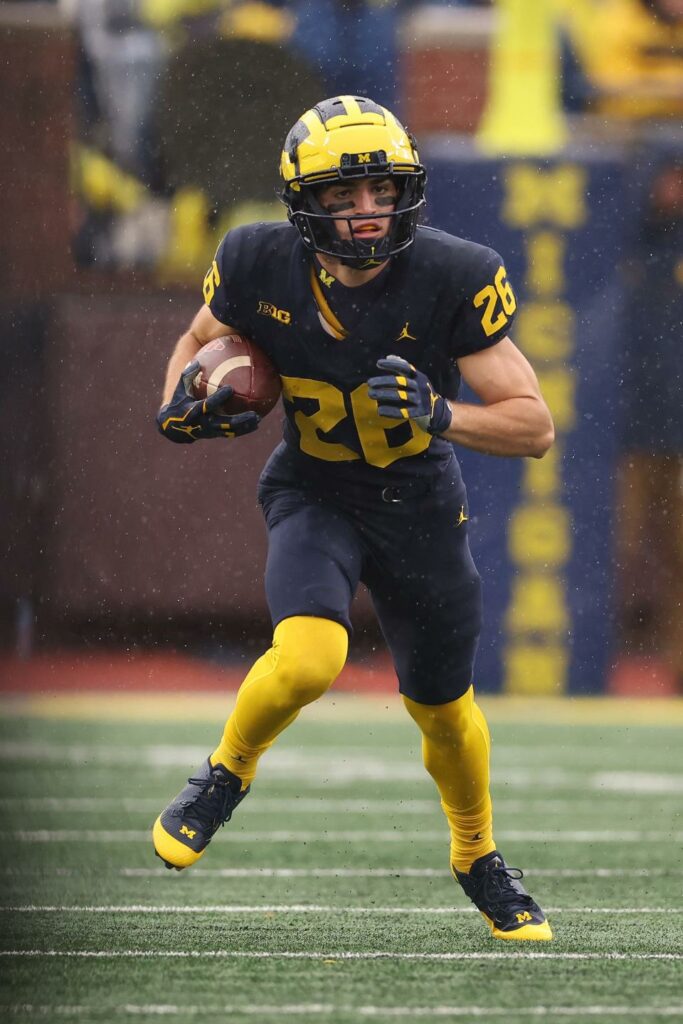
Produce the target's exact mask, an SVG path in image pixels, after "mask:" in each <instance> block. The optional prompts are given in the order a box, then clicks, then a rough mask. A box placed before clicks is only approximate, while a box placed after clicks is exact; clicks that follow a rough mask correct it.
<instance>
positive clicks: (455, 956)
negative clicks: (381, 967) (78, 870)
mask: <svg viewBox="0 0 683 1024" xmlns="http://www.w3.org/2000/svg"><path fill="white" fill-rule="evenodd" d="M0 957H7V958H9V957H20V958H31V959H38V958H43V957H47V958H51V957H58V958H61V957H64V958H66V959H72V958H73V959H93V960H117V959H127V958H131V959H154V958H156V957H158V958H160V959H182V960H209V959H214V960H327V961H335V960H340V961H342V960H426V961H437V962H438V961H442V960H443V961H453V960H456V961H457V960H626V961H632V960H643V961H649V960H653V961H654V960H667V961H680V960H683V953H621V952H609V953H607V952H605V953H540V952H530V951H524V952H523V951H521V950H505V951H501V952H499V953H399V952H393V951H391V950H368V951H367V952H364V953H361V952H356V951H353V952H350V951H348V950H332V951H329V952H322V951H313V950H310V951H303V950H302V951H298V950H297V951H296V952H293V951H292V952H290V951H284V950H283V951H281V952H274V951H266V950H233V949H174V950H170V949H3V950H0Z"/></svg>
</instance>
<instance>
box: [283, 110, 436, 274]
mask: <svg viewBox="0 0 683 1024" xmlns="http://www.w3.org/2000/svg"><path fill="white" fill-rule="evenodd" d="M280 174H281V176H282V180H283V182H284V189H283V190H282V192H281V195H280V198H281V199H282V201H283V203H284V204H285V205H286V207H287V212H288V216H289V219H290V221H291V222H292V224H294V225H295V226H296V227H297V228H298V230H299V233H300V235H301V238H302V239H303V243H304V245H305V246H306V248H307V249H309V250H310V251H311V252H320V253H324V254H325V255H327V256H332V257H334V258H335V259H339V260H341V261H342V262H343V263H346V264H348V265H350V266H355V267H360V268H362V267H364V266H374V265H376V264H377V263H378V262H381V261H383V260H385V259H388V258H389V257H390V256H396V255H397V253H399V252H402V251H403V250H404V249H407V247H408V246H409V245H410V244H411V243H412V241H413V239H414V237H415V228H416V226H417V218H418V213H419V211H420V207H422V206H423V205H424V201H425V199H424V188H425V182H426V178H427V175H426V172H425V169H424V167H423V166H422V164H421V163H420V161H419V157H418V153H417V149H416V144H415V139H414V138H413V137H412V136H411V135H409V134H408V133H407V132H406V130H405V128H403V126H402V125H401V124H400V123H399V122H398V121H397V120H396V118H395V117H394V115H393V114H392V113H391V112H390V111H389V110H387V109H386V108H385V107H381V106H380V105H379V104H378V103H374V102H373V101H372V100H369V99H366V98H365V97H362V96H335V97H333V98H332V99H327V100H323V101H322V102H321V103H318V104H317V105H316V106H315V107H312V108H311V109H310V110H307V111H306V113H305V114H302V116H301V117H300V118H299V120H298V121H297V122H296V124H295V125H294V126H293V127H292V129H291V130H290V132H289V134H288V135H287V138H286V139H285V145H284V149H283V151H282V157H281V160H280ZM387 177H390V178H391V179H392V181H393V182H394V184H395V185H396V188H397V199H396V203H395V205H394V208H393V210H391V212H387V213H383V212H377V213H373V220H380V219H382V220H384V219H387V218H390V219H391V226H390V229H389V231H388V233H387V234H386V235H385V237H384V238H382V239H379V240H378V241H376V242H369V241H367V240H364V239H362V238H360V237H358V236H357V235H354V233H353V222H354V220H363V219H365V220H367V214H360V215H359V214H353V213H350V214H347V215H344V214H340V213H337V214H333V213H329V212H328V211H327V210H326V209H325V208H324V207H323V206H322V204H321V203H320V201H319V198H318V193H319V191H320V186H324V185H329V184H330V183H333V182H336V181H339V180H344V181H346V180H347V179H349V178H387ZM338 220H345V221H347V223H348V225H349V236H350V237H349V239H342V238H340V237H339V235H338V234H337V231H336V229H335V221H338Z"/></svg>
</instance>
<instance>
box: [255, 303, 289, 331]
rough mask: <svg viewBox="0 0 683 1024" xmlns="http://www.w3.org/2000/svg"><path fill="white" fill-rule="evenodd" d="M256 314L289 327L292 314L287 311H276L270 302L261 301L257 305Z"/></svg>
mask: <svg viewBox="0 0 683 1024" xmlns="http://www.w3.org/2000/svg"><path fill="white" fill-rule="evenodd" d="M257 312H258V313H260V314H261V316H271V317H272V318H273V320H277V322H278V323H279V324H286V325H287V326H289V324H291V322H292V314H291V313H290V312H289V310H288V309H278V308H277V306H274V305H273V303H272V302H263V300H261V301H260V302H259V304H258V310H257Z"/></svg>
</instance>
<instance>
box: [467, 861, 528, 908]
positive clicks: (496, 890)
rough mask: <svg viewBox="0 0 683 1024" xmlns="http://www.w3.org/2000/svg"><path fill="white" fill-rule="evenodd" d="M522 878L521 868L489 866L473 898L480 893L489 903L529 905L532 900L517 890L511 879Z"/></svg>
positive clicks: (518, 879) (517, 879)
mask: <svg viewBox="0 0 683 1024" xmlns="http://www.w3.org/2000/svg"><path fill="white" fill-rule="evenodd" d="M522 878H524V872H523V871H522V870H521V868H510V867H502V866H501V867H496V866H493V867H489V868H488V869H487V870H486V871H485V872H484V875H483V877H482V879H481V881H480V882H479V884H478V885H477V891H476V893H475V899H477V898H478V897H479V894H480V893H481V894H482V895H483V897H484V900H485V901H486V902H487V903H490V904H499V905H500V904H513V903H514V904H517V905H518V906H525V907H528V906H530V905H531V904H532V903H533V902H534V901H533V900H532V898H531V896H529V895H527V893H521V892H517V890H516V889H515V888H514V886H513V885H512V881H513V880H514V881H516V882H518V881H520V879H522Z"/></svg>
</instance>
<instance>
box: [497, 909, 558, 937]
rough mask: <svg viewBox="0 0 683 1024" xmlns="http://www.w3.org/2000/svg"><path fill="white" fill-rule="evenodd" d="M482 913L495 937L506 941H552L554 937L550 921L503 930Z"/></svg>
mask: <svg viewBox="0 0 683 1024" xmlns="http://www.w3.org/2000/svg"><path fill="white" fill-rule="evenodd" d="M480 913H481V916H482V917H483V918H484V920H485V921H486V923H487V925H488V926H489V928H490V929H491V935H493V937H494V939H505V941H506V942H550V940H551V939H552V937H553V933H552V930H551V928H550V924H549V923H548V921H544V922H543V924H523V925H521V927H519V928H515V930H514V931H512V932H502V931H501V930H500V929H499V928H496V926H495V924H494V923H493V921H492V920H491V918H490V917H487V915H486V914H484V913H482V912H481V911H480Z"/></svg>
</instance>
